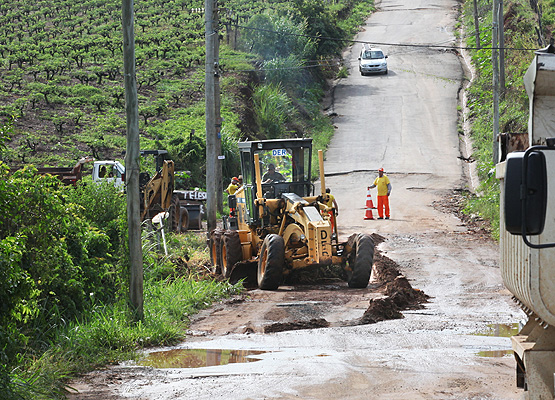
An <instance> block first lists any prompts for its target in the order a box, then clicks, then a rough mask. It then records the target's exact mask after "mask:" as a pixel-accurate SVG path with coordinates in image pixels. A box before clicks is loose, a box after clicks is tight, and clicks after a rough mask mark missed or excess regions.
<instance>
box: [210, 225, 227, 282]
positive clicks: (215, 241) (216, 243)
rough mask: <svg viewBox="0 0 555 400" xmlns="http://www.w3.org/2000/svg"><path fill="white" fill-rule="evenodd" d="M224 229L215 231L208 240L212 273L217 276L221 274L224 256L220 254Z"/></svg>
mask: <svg viewBox="0 0 555 400" xmlns="http://www.w3.org/2000/svg"><path fill="white" fill-rule="evenodd" d="M223 233H224V230H223V229H214V230H213V231H212V232H211V233H210V239H209V240H208V250H209V251H210V264H211V265H212V269H211V272H212V273H213V274H217V273H220V272H221V265H222V261H221V260H222V256H221V252H220V247H221V241H222V235H223Z"/></svg>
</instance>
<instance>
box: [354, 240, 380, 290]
mask: <svg viewBox="0 0 555 400" xmlns="http://www.w3.org/2000/svg"><path fill="white" fill-rule="evenodd" d="M354 251H355V255H354V262H352V263H350V264H351V269H352V273H351V274H350V277H349V281H348V284H349V287H351V288H362V289H363V288H365V287H367V286H368V281H369V280H370V274H371V272H372V264H373V263H374V241H373V240H372V238H371V237H370V236H368V235H366V234H362V233H361V234H359V235H358V236H357V238H356V241H355V249H354Z"/></svg>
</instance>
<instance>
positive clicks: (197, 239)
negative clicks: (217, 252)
mask: <svg viewBox="0 0 555 400" xmlns="http://www.w3.org/2000/svg"><path fill="white" fill-rule="evenodd" d="M168 245H169V246H170V249H171V250H172V256H170V257H165V256H160V255H159V254H157V253H155V252H152V251H150V252H147V254H146V255H145V281H144V320H143V321H139V322H134V320H133V316H132V314H131V312H130V311H129V306H128V304H127V301H126V300H125V299H121V300H120V301H118V302H116V303H115V304H110V305H106V304H100V303H97V304H94V305H93V307H92V308H91V309H89V310H88V311H87V312H85V313H84V314H83V316H82V317H81V319H80V320H79V321H75V322H70V323H67V325H65V326H60V327H58V329H57V331H56V334H55V336H54V338H53V339H52V340H51V341H50V342H49V343H47V344H45V351H44V352H43V353H42V355H41V356H39V357H36V356H32V355H31V354H29V355H23V356H22V360H21V361H22V362H21V367H20V368H19V369H18V370H17V371H14V374H13V381H14V382H20V385H19V386H17V387H16V390H17V391H18V392H20V395H21V396H22V398H24V399H32V398H36V399H51V398H63V393H64V391H65V390H66V389H67V388H66V385H67V383H68V379H69V378H71V377H74V376H76V374H78V373H82V372H86V371H90V370H93V369H95V368H98V367H101V366H104V365H110V364H114V363H117V362H119V361H123V360H126V359H133V358H134V357H136V354H137V351H139V350H141V349H143V348H145V347H151V346H164V345H173V344H176V343H178V342H179V341H182V340H184V339H185V331H186V329H187V327H188V324H189V317H190V316H191V315H193V314H195V313H196V312H198V311H199V310H202V309H204V308H207V307H209V306H210V305H211V304H212V303H213V302H215V301H218V300H220V299H222V298H225V297H229V296H230V295H233V294H236V293H239V292H240V291H241V290H242V286H241V285H240V284H239V285H230V284H229V283H227V282H217V281H214V280H212V279H207V278H203V274H202V264H203V263H207V262H208V261H207V257H208V254H207V252H206V244H205V241H204V239H203V238H202V235H201V234H197V233H189V234H186V235H169V236H168ZM145 247H149V246H145ZM184 257H187V258H189V260H196V263H199V264H195V265H193V263H190V264H191V265H190V269H189V270H188V271H185V270H183V269H182V270H181V271H178V270H179V268H180V265H179V260H183V258H184ZM14 398H15V397H14Z"/></svg>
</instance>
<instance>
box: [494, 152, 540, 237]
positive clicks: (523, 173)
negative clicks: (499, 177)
mask: <svg viewBox="0 0 555 400" xmlns="http://www.w3.org/2000/svg"><path fill="white" fill-rule="evenodd" d="M503 195H504V196H505V197H504V201H505V209H504V211H505V226H506V229H507V231H508V232H510V233H512V234H513V235H539V234H541V233H542V232H543V228H544V225H545V215H546V210H547V168H546V161H545V155H544V153H543V152H542V151H539V150H538V149H534V148H533V147H532V148H530V149H528V150H527V151H526V152H515V153H510V154H509V155H508V156H507V164H506V170H505V193H504V194H503Z"/></svg>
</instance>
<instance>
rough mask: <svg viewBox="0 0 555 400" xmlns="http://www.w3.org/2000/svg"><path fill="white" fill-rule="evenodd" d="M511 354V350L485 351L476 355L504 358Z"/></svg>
mask: <svg viewBox="0 0 555 400" xmlns="http://www.w3.org/2000/svg"><path fill="white" fill-rule="evenodd" d="M513 354H514V353H513V351H512V350H485V351H479V352H478V353H476V355H477V356H478V357H505V356H511V355H513Z"/></svg>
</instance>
